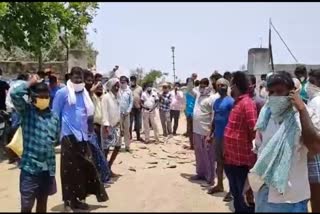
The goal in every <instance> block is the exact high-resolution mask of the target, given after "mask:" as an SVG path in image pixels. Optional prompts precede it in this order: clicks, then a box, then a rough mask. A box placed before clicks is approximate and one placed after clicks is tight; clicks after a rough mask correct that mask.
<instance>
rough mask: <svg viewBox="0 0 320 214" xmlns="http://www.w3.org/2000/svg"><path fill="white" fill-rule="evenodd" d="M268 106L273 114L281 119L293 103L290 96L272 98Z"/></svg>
mask: <svg viewBox="0 0 320 214" xmlns="http://www.w3.org/2000/svg"><path fill="white" fill-rule="evenodd" d="M268 106H269V108H270V111H271V114H272V115H273V116H275V117H279V116H281V115H282V114H283V113H284V112H285V111H286V110H288V109H289V108H290V106H291V102H290V99H289V97H288V96H270V97H269V100H268Z"/></svg>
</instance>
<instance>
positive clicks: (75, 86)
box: [72, 83, 85, 92]
mask: <svg viewBox="0 0 320 214" xmlns="http://www.w3.org/2000/svg"><path fill="white" fill-rule="evenodd" d="M72 84H73V89H74V91H75V92H80V91H83V89H84V86H85V83H79V84H75V83H72Z"/></svg>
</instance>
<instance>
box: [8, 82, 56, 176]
mask: <svg viewBox="0 0 320 214" xmlns="http://www.w3.org/2000/svg"><path fill="white" fill-rule="evenodd" d="M10 95H11V99H12V103H13V105H14V107H15V109H16V110H17V112H18V113H19V114H20V116H21V128H22V133H23V153H22V158H21V163H20V168H21V169H22V170H24V171H26V172H28V173H30V174H32V175H38V174H39V173H41V172H42V171H49V173H50V176H54V175H55V169H56V161H55V149H54V147H55V144H56V143H57V141H58V139H59V134H60V133H59V118H58V117H57V116H56V115H55V114H53V113H52V112H51V111H50V110H49V109H48V110H46V111H44V112H39V111H38V110H37V109H36V108H35V107H34V106H33V105H32V104H29V103H27V102H26V101H25V99H24V98H23V96H25V95H28V85H27V83H24V84H21V85H19V86H18V87H16V88H14V89H13V90H12V92H11V94H10Z"/></svg>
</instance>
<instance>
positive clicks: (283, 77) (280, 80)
mask: <svg viewBox="0 0 320 214" xmlns="http://www.w3.org/2000/svg"><path fill="white" fill-rule="evenodd" d="M275 85H286V86H287V87H288V89H289V90H292V89H294V82H293V79H292V76H291V74H290V73H288V72H286V71H277V72H275V73H274V74H272V75H271V76H270V77H269V78H268V80H267V88H271V87H273V86H275Z"/></svg>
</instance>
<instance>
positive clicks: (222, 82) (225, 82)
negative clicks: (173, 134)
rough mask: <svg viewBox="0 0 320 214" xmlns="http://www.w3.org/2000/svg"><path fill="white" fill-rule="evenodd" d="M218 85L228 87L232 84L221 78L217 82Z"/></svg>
mask: <svg viewBox="0 0 320 214" xmlns="http://www.w3.org/2000/svg"><path fill="white" fill-rule="evenodd" d="M216 85H226V86H228V87H229V86H230V83H229V81H228V80H226V79H225V78H219V79H218V80H217V82H216Z"/></svg>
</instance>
